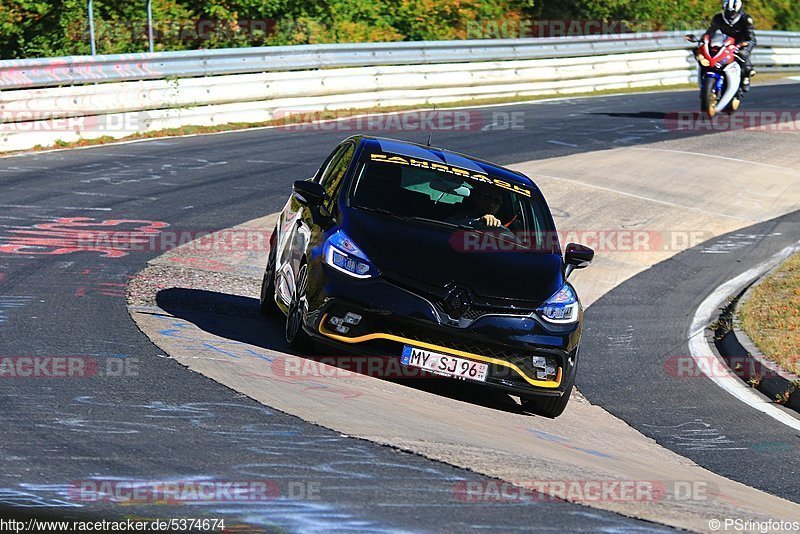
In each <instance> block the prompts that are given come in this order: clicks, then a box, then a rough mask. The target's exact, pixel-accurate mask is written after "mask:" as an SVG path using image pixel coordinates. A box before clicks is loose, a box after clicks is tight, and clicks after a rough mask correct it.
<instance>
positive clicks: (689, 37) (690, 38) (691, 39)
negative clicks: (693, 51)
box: [683, 34, 700, 43]
mask: <svg viewBox="0 0 800 534" xmlns="http://www.w3.org/2000/svg"><path fill="white" fill-rule="evenodd" d="M683 38H684V40H685V41H686V42H689V43H699V42H700V39H698V38H697V36H695V35H692V34H688V35H685V36H684V37H683Z"/></svg>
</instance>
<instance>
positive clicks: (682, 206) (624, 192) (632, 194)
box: [510, 165, 756, 223]
mask: <svg viewBox="0 0 800 534" xmlns="http://www.w3.org/2000/svg"><path fill="white" fill-rule="evenodd" d="M510 167H514V165H510ZM532 174H533V175H534V176H538V177H541V178H550V179H552V180H559V181H561V182H569V183H573V184H579V185H584V186H586V187H592V188H594V189H600V190H601V191H608V192H609V193H616V194H618V195H623V196H626V197H633V198H638V199H640V200H646V201H648V202H655V203H656V204H663V205H665V206H671V207H673V208H680V209H682V210H689V211H696V212H699V213H707V214H710V215H717V216H719V217H725V218H727V219H734V220H737V221H745V222H748V223H752V222H756V221H753V220H752V219H745V218H742V217H736V216H735V215H731V214H730V213H722V212H718V211H708V210H701V209H700V208H692V207H689V206H684V205H683V204H677V203H675V202H668V201H666V200H659V199H657V198H650V197H645V196H642V195H637V194H634V193H628V192H627V191H620V190H619V189H612V188H610V187H603V186H601V185H595V184H590V183H586V182H582V181H580V180H572V179H570V178H561V177H558V176H552V175H549V174H540V173H537V172H536V171H533V172H532Z"/></svg>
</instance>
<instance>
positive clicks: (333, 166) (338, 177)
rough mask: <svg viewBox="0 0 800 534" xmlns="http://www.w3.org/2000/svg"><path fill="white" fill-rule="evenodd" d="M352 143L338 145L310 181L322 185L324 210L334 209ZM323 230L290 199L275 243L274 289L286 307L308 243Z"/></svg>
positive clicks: (350, 158) (299, 204)
mask: <svg viewBox="0 0 800 534" xmlns="http://www.w3.org/2000/svg"><path fill="white" fill-rule="evenodd" d="M354 153H355V143H353V142H351V141H346V142H345V143H342V144H341V145H339V146H338V147H337V148H336V149H335V150H334V151H333V152H332V153H331V155H330V156H328V159H327V160H326V161H325V163H324V164H323V165H322V167H320V169H319V171H317V174H316V176H315V177H314V178H312V180H314V181H315V182H318V183H319V184H320V185H322V186H323V187H324V188H325V190H326V192H327V193H328V196H329V198H328V200H327V201H326V202H325V204H324V205H323V209H324V210H326V211H327V212H328V213H331V212H332V210H333V209H334V206H335V202H336V199H335V196H336V192H337V191H338V188H339V187H340V185H341V182H342V179H343V178H344V176H345V174H346V173H347V168H348V167H349V165H350V163H351V162H352V160H353V155H354ZM322 232H324V229H322V228H320V227H319V225H318V222H317V221H314V219H313V217H312V215H311V210H310V209H309V208H308V207H306V206H304V205H302V204H301V203H300V202H299V201H298V200H297V199H296V198H294V197H291V198H290V199H289V202H288V204H287V207H286V209H285V210H284V217H283V220H282V221H281V222H280V232H279V243H278V255H277V257H276V259H277V266H278V277H277V281H276V284H275V287H276V288H277V290H278V296H279V298H280V299H281V300H282V301H283V302H284V304H288V303H289V300H290V298H291V295H292V293H293V291H294V280H295V275H296V274H297V272H298V270H299V269H300V263H301V262H302V261H303V256H304V255H305V254H306V251H307V249H308V244H309V242H311V241H312V239H313V238H314V236H315V235H316V236H319V235H320V234H321V233H322Z"/></svg>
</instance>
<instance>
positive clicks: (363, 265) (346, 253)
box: [323, 230, 378, 278]
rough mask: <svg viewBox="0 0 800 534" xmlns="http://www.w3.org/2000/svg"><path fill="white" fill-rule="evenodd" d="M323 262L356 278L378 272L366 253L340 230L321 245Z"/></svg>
mask: <svg viewBox="0 0 800 534" xmlns="http://www.w3.org/2000/svg"><path fill="white" fill-rule="evenodd" d="M323 252H324V255H325V263H327V264H328V265H330V266H331V267H333V268H334V269H336V270H337V271H340V272H343V273H345V274H348V275H350V276H354V277H356V278H370V277H372V276H376V275H377V274H378V270H377V269H376V268H375V267H374V266H373V265H372V263H371V262H370V261H369V258H367V255H366V254H364V252H362V250H361V249H360V248H358V245H356V244H355V242H354V241H353V240H352V239H350V237H349V236H348V235H347V234H346V233H344V231H342V230H338V231H336V232H335V233H334V234H333V235H331V236H330V237H329V238H328V240H327V241H325V245H324V247H323Z"/></svg>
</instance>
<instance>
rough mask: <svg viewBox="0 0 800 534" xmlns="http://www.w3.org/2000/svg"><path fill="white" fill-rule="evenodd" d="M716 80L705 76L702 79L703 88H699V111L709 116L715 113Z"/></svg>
mask: <svg viewBox="0 0 800 534" xmlns="http://www.w3.org/2000/svg"><path fill="white" fill-rule="evenodd" d="M716 86H717V80H715V79H714V78H712V77H710V76H709V77H707V78H706V79H705V80H704V81H703V88H702V89H701V90H700V111H701V112H702V113H705V114H706V115H708V116H709V117H713V116H714V115H716V114H717V91H716Z"/></svg>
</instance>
